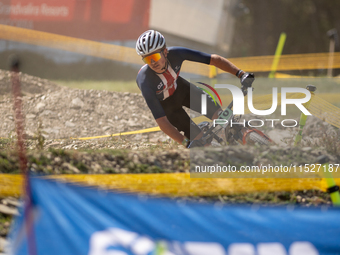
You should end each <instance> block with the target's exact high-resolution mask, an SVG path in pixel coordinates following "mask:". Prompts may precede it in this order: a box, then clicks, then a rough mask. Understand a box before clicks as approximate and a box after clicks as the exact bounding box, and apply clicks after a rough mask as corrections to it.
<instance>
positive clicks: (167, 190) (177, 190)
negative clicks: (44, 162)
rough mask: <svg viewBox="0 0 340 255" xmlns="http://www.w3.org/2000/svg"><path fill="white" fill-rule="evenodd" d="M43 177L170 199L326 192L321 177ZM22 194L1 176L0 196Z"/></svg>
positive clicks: (14, 179) (18, 181) (10, 177)
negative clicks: (282, 192) (314, 190)
mask: <svg viewBox="0 0 340 255" xmlns="http://www.w3.org/2000/svg"><path fill="white" fill-rule="evenodd" d="M45 178H52V179H58V180H60V181H64V182H72V183H79V184H81V185H86V186H96V187H99V188H101V189H108V190H111V189H113V190H120V191H123V192H137V193H146V194H152V195H159V196H171V197H181V196H218V195H231V194H240V193H249V192H274V191H296V190H313V189H316V190H321V191H327V188H328V184H327V182H326V180H325V179H323V178H322V177H321V176H320V178H190V174H189V173H163V174H159V173H157V174H105V175H91V174H86V175H49V176H47V177H45ZM334 180H335V183H336V184H337V185H339V184H340V179H339V178H335V179H334ZM240 183H242V185H240ZM21 192H22V176H21V175H14V174H0V196H2V197H5V196H19V195H20V194H21Z"/></svg>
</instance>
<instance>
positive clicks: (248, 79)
mask: <svg viewBox="0 0 340 255" xmlns="http://www.w3.org/2000/svg"><path fill="white" fill-rule="evenodd" d="M240 80H241V84H242V86H243V87H244V88H249V87H251V85H252V84H253V82H254V80H255V75H254V74H253V73H244V74H243V75H242V76H241V78H240Z"/></svg>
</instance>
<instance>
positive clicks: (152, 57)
mask: <svg viewBox="0 0 340 255" xmlns="http://www.w3.org/2000/svg"><path fill="white" fill-rule="evenodd" d="M161 58H162V55H161V52H157V53H154V54H152V55H150V56H147V57H144V58H143V61H144V63H145V64H148V65H150V64H151V60H153V61H155V62H157V61H158V60H160V59H161Z"/></svg>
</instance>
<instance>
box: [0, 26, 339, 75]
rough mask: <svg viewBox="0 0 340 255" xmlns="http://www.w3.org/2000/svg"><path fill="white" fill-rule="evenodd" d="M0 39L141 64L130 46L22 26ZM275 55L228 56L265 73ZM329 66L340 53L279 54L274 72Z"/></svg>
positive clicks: (1, 29) (199, 68)
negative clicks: (330, 60)
mask: <svg viewBox="0 0 340 255" xmlns="http://www.w3.org/2000/svg"><path fill="white" fill-rule="evenodd" d="M0 39H3V40H10V41H16V42H21V43H27V44H32V45H39V46H44V47H49V48H54V49H60V50H66V51H71V52H76V53H80V54H84V55H89V56H94V57H100V58H105V59H111V60H115V61H120V62H125V63H132V64H139V65H142V64H143V63H142V61H141V58H140V57H139V56H138V55H137V54H136V52H135V50H134V49H133V48H129V47H123V46H117V45H112V44H107V43H100V42H95V41H90V40H84V39H78V38H73V37H68V36H63V35H57V34H52V33H47V32H40V31H36V30H30V29H25V28H18V27H12V26H7V25H0ZM330 57H332V58H333V63H332V64H331V66H329V58H330ZM274 58H275V56H258V57H244V58H230V59H229V60H230V61H231V62H232V63H234V64H235V65H236V66H238V67H239V68H241V69H243V70H246V71H248V72H268V71H271V67H272V63H273V60H274ZM330 67H332V68H340V53H339V52H336V53H334V54H333V55H332V56H330V55H329V53H312V54H294V55H282V56H281V57H280V61H279V63H278V66H277V68H276V71H284V70H309V69H328V68H330ZM181 70H182V72H187V73H193V74H198V75H202V76H207V77H209V76H214V75H215V71H216V70H212V69H211V68H210V67H209V66H208V65H205V64H201V63H195V62H190V61H186V62H184V63H183V67H182V69H181ZM219 73H224V71H222V70H218V71H217V74H219Z"/></svg>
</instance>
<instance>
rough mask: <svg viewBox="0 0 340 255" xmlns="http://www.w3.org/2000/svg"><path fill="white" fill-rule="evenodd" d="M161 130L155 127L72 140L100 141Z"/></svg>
mask: <svg viewBox="0 0 340 255" xmlns="http://www.w3.org/2000/svg"><path fill="white" fill-rule="evenodd" d="M160 130H161V129H160V128H159V127H153V128H147V129H141V130H136V131H130V132H123V133H117V134H112V135H101V136H92V137H81V138H71V139H76V140H90V139H98V138H105V137H114V136H122V135H134V134H142V133H149V132H156V131H160Z"/></svg>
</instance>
